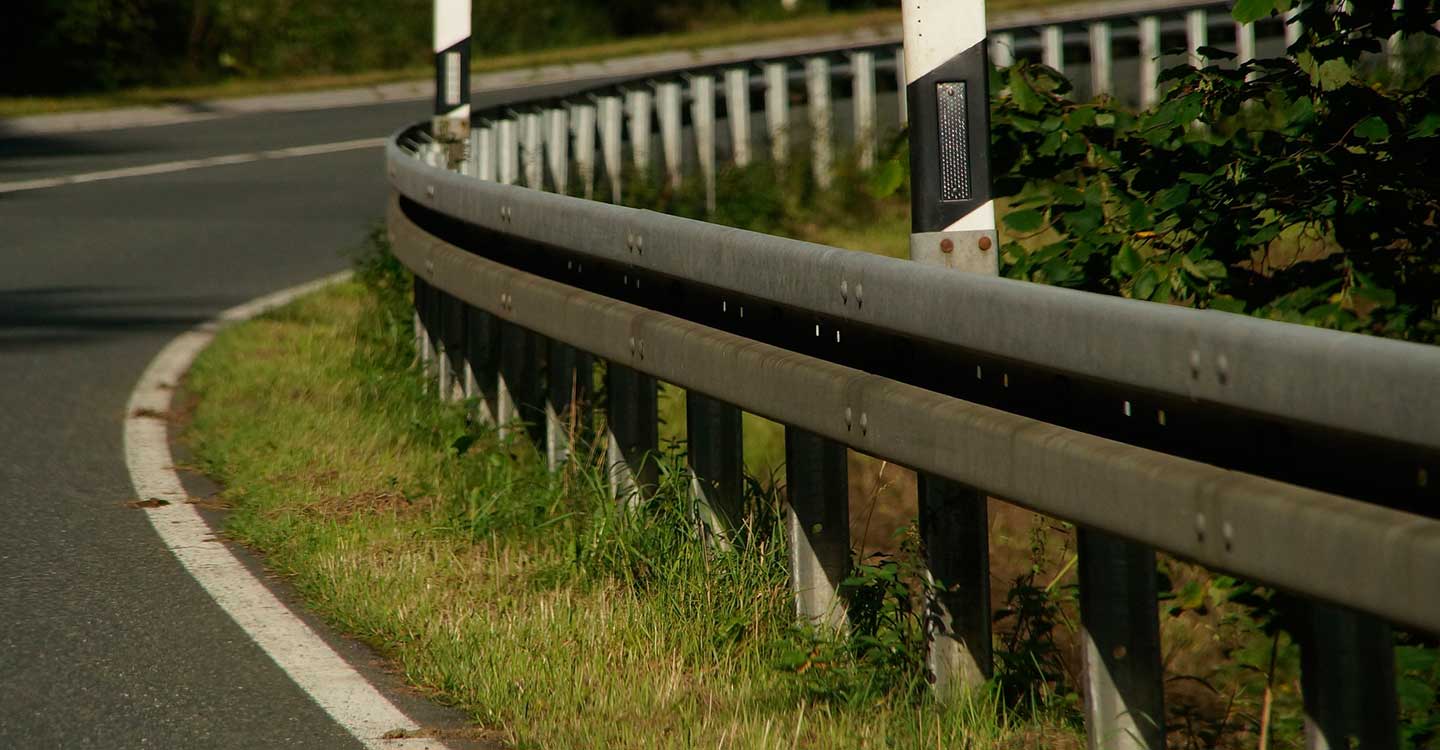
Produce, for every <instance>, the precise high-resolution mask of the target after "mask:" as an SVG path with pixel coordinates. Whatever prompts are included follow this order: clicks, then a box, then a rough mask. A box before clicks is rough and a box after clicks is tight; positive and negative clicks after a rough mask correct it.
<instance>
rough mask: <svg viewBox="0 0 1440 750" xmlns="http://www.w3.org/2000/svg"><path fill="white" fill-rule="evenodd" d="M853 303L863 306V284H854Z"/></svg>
mask: <svg viewBox="0 0 1440 750" xmlns="http://www.w3.org/2000/svg"><path fill="white" fill-rule="evenodd" d="M855 305H856V307H864V306H865V285H864V284H856V285H855Z"/></svg>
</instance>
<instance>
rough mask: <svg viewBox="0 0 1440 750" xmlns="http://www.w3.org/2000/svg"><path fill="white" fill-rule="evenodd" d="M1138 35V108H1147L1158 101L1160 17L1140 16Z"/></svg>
mask: <svg viewBox="0 0 1440 750" xmlns="http://www.w3.org/2000/svg"><path fill="white" fill-rule="evenodd" d="M1137 33H1138V34H1139V35H1140V108H1141V109H1149V108H1151V107H1153V106H1155V103H1156V102H1158V101H1160V19H1159V18H1156V17H1155V16H1141V17H1140V22H1139V26H1138V28H1137Z"/></svg>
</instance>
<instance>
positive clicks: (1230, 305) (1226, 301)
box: [1206, 294, 1245, 313]
mask: <svg viewBox="0 0 1440 750" xmlns="http://www.w3.org/2000/svg"><path fill="white" fill-rule="evenodd" d="M1206 307H1209V308H1210V309H1211V310H1219V311H1221V312H1228V313H1244V312H1245V303H1244V302H1241V301H1240V300H1238V299H1235V298H1234V297H1231V296H1230V295H1228V294H1220V295H1216V296H1214V297H1211V298H1210V302H1209V304H1207V305H1206Z"/></svg>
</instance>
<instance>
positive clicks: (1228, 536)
mask: <svg viewBox="0 0 1440 750" xmlns="http://www.w3.org/2000/svg"><path fill="white" fill-rule="evenodd" d="M1220 534H1221V535H1222V536H1224V537H1225V551H1226V552H1229V551H1230V548H1231V547H1234V546H1235V527H1234V526H1231V525H1230V522H1229V521H1226V522H1225V524H1224V525H1223V526H1221V527H1220Z"/></svg>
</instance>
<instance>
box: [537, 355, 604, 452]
mask: <svg viewBox="0 0 1440 750" xmlns="http://www.w3.org/2000/svg"><path fill="white" fill-rule="evenodd" d="M545 379H546V391H547V393H546V399H545V463H546V465H547V466H549V467H550V470H551V471H556V470H558V469H559V468H560V466H561V465H562V464H564V463H565V462H566V461H568V460H570V455H571V454H572V453H573V452H574V450H575V447H576V445H582V444H584V443H585V442H586V440H587V439H588V437H589V432H590V406H591V404H592V403H593V401H594V395H593V391H594V382H595V360H594V358H593V357H591V356H590V355H589V354H586V353H585V352H582V351H580V350H578V349H576V348H575V347H573V346H570V345H569V344H565V343H561V342H559V341H556V340H554V339H550V340H549V352H548V356H547V358H546V372H545Z"/></svg>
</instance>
